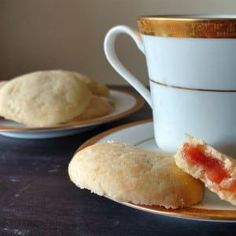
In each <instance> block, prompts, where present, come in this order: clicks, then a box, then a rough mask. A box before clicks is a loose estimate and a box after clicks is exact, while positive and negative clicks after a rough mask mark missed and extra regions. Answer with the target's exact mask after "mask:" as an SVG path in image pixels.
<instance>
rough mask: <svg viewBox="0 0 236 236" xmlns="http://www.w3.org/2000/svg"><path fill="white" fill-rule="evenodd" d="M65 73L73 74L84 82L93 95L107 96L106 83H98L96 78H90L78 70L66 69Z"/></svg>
mask: <svg viewBox="0 0 236 236" xmlns="http://www.w3.org/2000/svg"><path fill="white" fill-rule="evenodd" d="M66 72H67V73H71V74H73V76H75V77H76V78H77V79H79V80H80V81H82V82H84V83H85V84H86V85H87V86H88V88H89V90H90V91H91V92H92V94H93V95H95V96H102V97H109V94H110V93H109V89H108V87H107V86H106V85H104V84H102V83H99V82H98V81H96V80H92V79H90V78H89V77H88V76H86V75H83V74H80V73H78V72H73V71H66Z"/></svg>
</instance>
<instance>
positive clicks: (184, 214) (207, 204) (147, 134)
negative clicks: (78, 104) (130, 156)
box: [80, 120, 236, 223]
mask: <svg viewBox="0 0 236 236" xmlns="http://www.w3.org/2000/svg"><path fill="white" fill-rule="evenodd" d="M108 141H116V142H124V143H129V144H132V145H134V146H137V147H141V148H145V149H149V150H152V151H156V152H161V151H160V150H159V149H158V147H157V146H156V144H155V140H154V133H153V123H152V121H150V120H145V121H138V122H133V123H129V124H126V125H122V126H119V127H116V128H114V129H110V130H108V131H105V132H103V133H101V134H99V135H97V136H95V137H93V138H91V139H89V140H88V141H86V142H85V143H84V144H83V145H82V146H81V147H80V150H81V149H83V148H84V147H86V146H89V145H92V144H94V143H105V142H108ZM119 203H121V204H123V205H126V206H128V207H131V208H135V209H138V210H142V211H146V212H150V213H153V214H160V215H165V216H169V217H177V218H183V219H191V220H199V221H214V222H233V223H235V222H236V207H235V206H232V205H231V204H229V203H227V202H225V201H223V200H221V199H220V198H219V197H218V196H217V195H216V194H214V193H212V192H210V191H208V190H207V189H206V190H205V195H204V199H203V201H202V203H200V204H198V205H195V206H193V207H189V208H183V209H178V210H170V209H165V208H162V207H158V206H141V205H136V204H132V203H127V202H119Z"/></svg>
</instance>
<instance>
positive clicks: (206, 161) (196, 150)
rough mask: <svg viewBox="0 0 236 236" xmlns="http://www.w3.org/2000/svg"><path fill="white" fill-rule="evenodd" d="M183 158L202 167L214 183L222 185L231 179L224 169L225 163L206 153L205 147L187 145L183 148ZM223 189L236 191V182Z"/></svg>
mask: <svg viewBox="0 0 236 236" xmlns="http://www.w3.org/2000/svg"><path fill="white" fill-rule="evenodd" d="M183 156H184V158H185V159H186V160H187V161H190V162H191V163H192V164H196V165H198V166H200V167H201V168H202V169H203V170H204V171H205V173H206V175H207V177H208V179H209V180H210V181H212V182H213V183H216V184H220V183H221V182H222V181H223V180H225V179H226V178H230V176H229V174H228V172H227V171H226V170H225V168H224V165H223V162H222V161H221V160H218V159H215V158H214V157H212V156H211V155H209V154H208V153H206V152H205V148H204V146H203V145H196V146H194V145H191V144H189V143H185V144H184V146H183ZM222 188H223V189H225V188H226V189H227V190H230V191H236V181H235V180H234V181H232V182H231V183H230V184H229V185H228V186H227V187H226V186H225V187H223V186H222ZM226 189H225V190H226Z"/></svg>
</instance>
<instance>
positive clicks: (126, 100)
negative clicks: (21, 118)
mask: <svg viewBox="0 0 236 236" xmlns="http://www.w3.org/2000/svg"><path fill="white" fill-rule="evenodd" d="M110 94H111V100H112V101H113V103H114V110H113V111H112V112H111V113H110V114H108V115H106V116H102V117H98V118H95V119H91V120H86V121H80V122H74V123H68V124H61V125H57V126H53V127H47V128H30V127H26V126H24V125H22V124H19V123H16V122H14V121H10V120H6V119H0V134H1V135H4V136H8V137H13V138H24V139H41V138H54V137H61V136H66V135H71V134H75V133H81V132H84V131H85V130H88V129H91V128H92V127H94V126H97V125H100V124H104V123H107V122H110V121H115V120H117V119H120V118H123V117H125V116H128V115H130V114H132V113H134V112H136V111H137V110H139V109H140V108H141V107H142V106H143V104H144V102H143V100H142V98H141V97H140V96H138V95H136V94H134V93H131V92H121V91H118V90H110Z"/></svg>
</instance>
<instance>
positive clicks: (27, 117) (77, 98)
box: [0, 71, 92, 127]
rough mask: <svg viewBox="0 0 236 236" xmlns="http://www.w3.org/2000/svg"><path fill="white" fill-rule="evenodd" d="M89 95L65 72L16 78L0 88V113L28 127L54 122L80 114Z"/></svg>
mask: <svg viewBox="0 0 236 236" xmlns="http://www.w3.org/2000/svg"><path fill="white" fill-rule="evenodd" d="M91 96H92V94H91V92H90V90H89V89H88V87H87V86H86V85H85V83H83V82H81V81H80V80H78V79H77V78H76V77H75V76H73V75H71V74H69V73H67V72H65V71H39V72H34V73H30V74H26V75H23V76H19V77H16V78H15V79H12V80H11V81H9V82H7V83H6V84H4V86H3V87H2V88H1V89H0V115H1V116H3V117H4V118H6V119H11V120H14V121H16V122H19V123H23V124H25V125H27V126H31V127H48V126H53V125H57V124H60V123H63V122H67V121H68V120H71V119H73V118H74V117H76V116H78V115H80V114H81V113H82V112H83V111H84V109H85V108H86V106H87V105H88V104H89V101H90V98H91Z"/></svg>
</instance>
